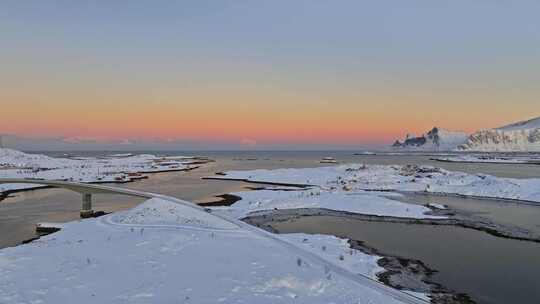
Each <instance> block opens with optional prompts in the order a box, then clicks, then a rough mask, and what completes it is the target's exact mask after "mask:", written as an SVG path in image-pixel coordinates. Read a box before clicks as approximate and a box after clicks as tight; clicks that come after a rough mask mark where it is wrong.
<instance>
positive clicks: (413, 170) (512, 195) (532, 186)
mask: <svg viewBox="0 0 540 304" xmlns="http://www.w3.org/2000/svg"><path fill="white" fill-rule="evenodd" d="M220 178H223V179H228V178H229V179H244V180H249V181H255V182H271V183H290V184H306V185H315V186H316V187H318V188H319V189H321V190H323V191H331V192H336V193H339V192H347V193H354V192H356V191H359V190H394V191H415V192H418V191H420V192H428V193H429V192H431V193H443V194H459V195H467V196H480V197H489V198H500V199H516V200H527V201H533V202H540V179H538V178H533V179H513V178H501V177H495V176H490V175H485V174H468V173H463V172H453V171H447V170H444V169H441V168H436V167H431V166H415V165H411V166H397V165H395V166H385V165H361V164H350V165H340V166H333V167H321V168H305V169H277V170H253V171H229V172H226V175H225V176H221V177H220ZM343 189H347V190H348V191H345V190H343Z"/></svg>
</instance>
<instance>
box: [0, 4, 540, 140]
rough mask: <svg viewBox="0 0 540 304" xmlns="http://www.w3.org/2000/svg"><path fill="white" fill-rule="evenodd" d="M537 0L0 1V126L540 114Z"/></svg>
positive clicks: (218, 135) (375, 130)
mask: <svg viewBox="0 0 540 304" xmlns="http://www.w3.org/2000/svg"><path fill="white" fill-rule="evenodd" d="M539 16H540V3H539V2H538V1H533V0H531V1H528V0H520V1H510V0H507V1H505V0H451V1H450V0H447V1H444V0H442V1H433V0H425V1H418V0H417V1H415V0H409V1H402V0H395V1H386V0H378V1H361V0H355V1H317V0H311V1H307V0H298V1H294V0H287V1H281V0H269V1H256V0H253V1H247V0H238V1H217V0H216V1H206V0H202V1H201V0H197V1H127V0H126V1H53V0H49V1H40V0H36V1H20V0H16V1H9V0H6V1H2V2H1V4H0V104H1V108H0V113H1V114H2V115H1V118H0V134H11V135H12V137H18V138H33V139H36V140H41V141H40V142H41V143H42V145H43V146H44V148H46V146H47V140H45V139H51V141H55V140H59V141H63V142H66V143H79V142H83V141H87V142H92V143H95V144H96V145H99V143H120V142H121V143H123V144H129V143H135V142H147V143H160V144H167V143H171V144H175V145H177V146H178V147H180V148H186V149H189V148H197V147H201V146H204V147H207V148H215V149H219V148H222V147H227V148H234V147H247V148H254V147H264V148H272V147H279V148H285V149H286V148H287V147H304V146H305V147H336V148H344V147H345V148H346V147H351V148H355V147H363V146H377V145H382V144H387V143H389V142H392V141H393V140H394V139H395V138H396V137H401V136H403V135H404V134H405V133H408V132H412V133H417V134H420V133H422V132H425V131H427V130H428V129H430V128H432V127H433V126H435V125H436V126H439V127H443V128H447V129H454V130H463V131H467V132H472V131H474V130H477V129H480V128H490V127H497V126H500V125H504V124H506V123H509V122H513V121H517V120H523V119H527V118H531V117H535V116H540V98H539V97H540V85H539V84H540V18H539Z"/></svg>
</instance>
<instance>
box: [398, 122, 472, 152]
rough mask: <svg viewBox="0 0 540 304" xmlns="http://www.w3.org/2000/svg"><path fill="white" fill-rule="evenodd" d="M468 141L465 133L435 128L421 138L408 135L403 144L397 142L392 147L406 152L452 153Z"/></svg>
mask: <svg viewBox="0 0 540 304" xmlns="http://www.w3.org/2000/svg"><path fill="white" fill-rule="evenodd" d="M466 140H467V134H466V133H464V132H459V131H448V130H444V129H440V128H437V127H435V128H433V129H431V130H430V131H429V132H427V133H426V134H423V135H421V136H419V137H415V136H411V135H407V137H406V138H405V139H404V140H403V142H401V141H399V140H396V141H395V142H394V144H393V145H392V147H393V148H395V149H405V150H420V151H450V150H454V149H456V148H457V147H458V146H460V145H462V144H464V143H465V141H466Z"/></svg>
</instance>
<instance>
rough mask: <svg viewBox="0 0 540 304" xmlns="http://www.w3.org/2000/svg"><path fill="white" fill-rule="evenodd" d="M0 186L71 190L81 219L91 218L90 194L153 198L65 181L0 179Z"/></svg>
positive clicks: (133, 191)
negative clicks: (76, 197) (79, 202)
mask: <svg viewBox="0 0 540 304" xmlns="http://www.w3.org/2000/svg"><path fill="white" fill-rule="evenodd" d="M0 184H33V185H43V186H48V187H54V188H63V189H67V190H71V191H74V192H77V193H80V194H81V196H82V206H81V217H82V218H88V217H92V216H93V214H94V210H93V209H92V194H121V195H128V196H134V197H142V198H147V199H150V198H152V197H155V195H153V194H151V193H148V192H143V191H137V190H130V189H123V188H118V187H110V186H105V185H97V184H83V183H75V182H66V181H56V180H42V179H31V178H0Z"/></svg>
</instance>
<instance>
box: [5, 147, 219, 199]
mask: <svg viewBox="0 0 540 304" xmlns="http://www.w3.org/2000/svg"><path fill="white" fill-rule="evenodd" d="M209 161H210V160H203V159H199V158H196V157H183V156H165V157H158V156H155V155H150V154H141V155H133V154H120V155H114V156H108V157H99V158H91V157H85V158H54V157H49V156H46V155H41V154H28V153H24V152H20V151H16V150H11V149H0V178H31V179H47V180H59V181H74V182H83V183H92V184H104V183H128V182H133V181H136V180H139V179H144V178H147V177H148V176H146V175H143V174H152V173H162V172H176V171H189V170H193V169H196V168H198V167H199V166H198V165H200V164H203V163H206V162H209ZM39 188H44V187H43V185H31V184H0V195H3V196H7V195H9V194H10V193H14V192H18V191H25V190H35V189H39Z"/></svg>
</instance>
